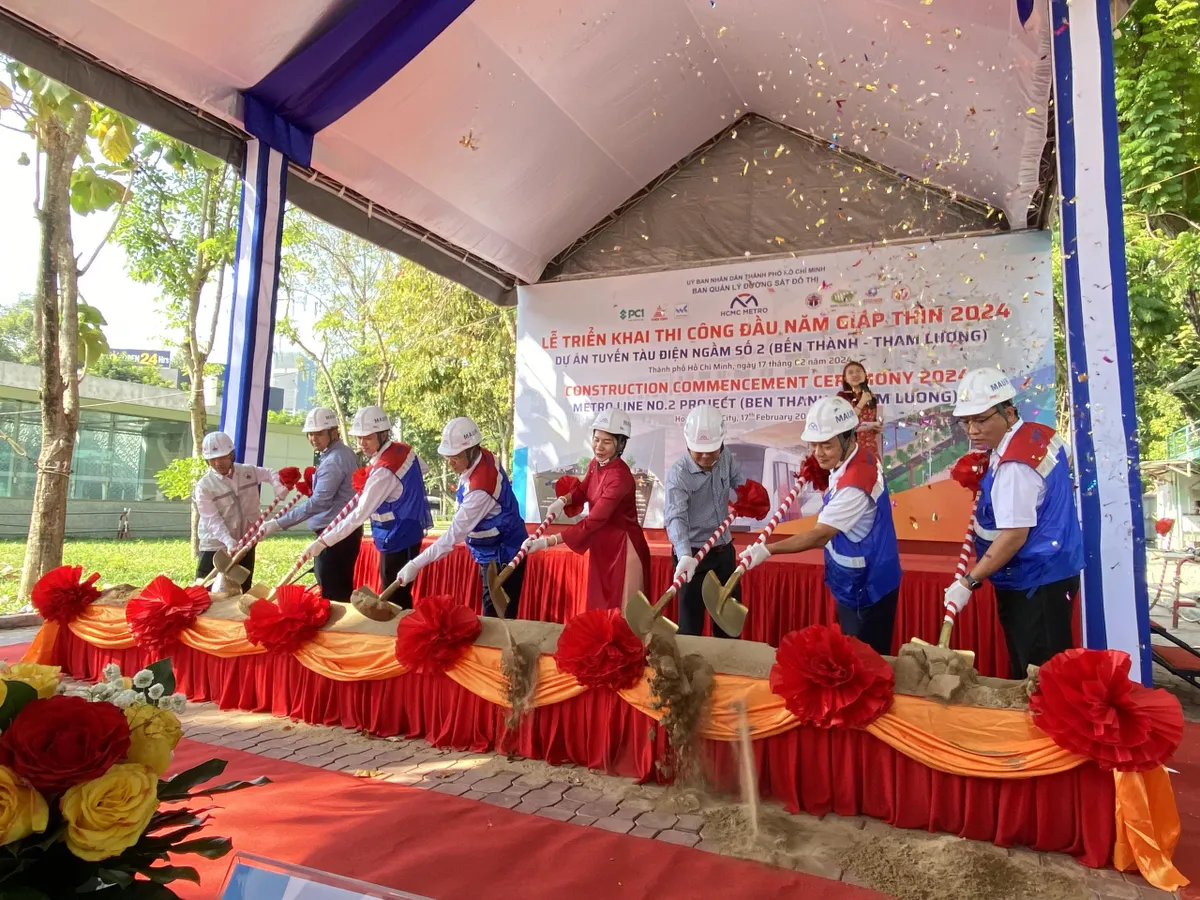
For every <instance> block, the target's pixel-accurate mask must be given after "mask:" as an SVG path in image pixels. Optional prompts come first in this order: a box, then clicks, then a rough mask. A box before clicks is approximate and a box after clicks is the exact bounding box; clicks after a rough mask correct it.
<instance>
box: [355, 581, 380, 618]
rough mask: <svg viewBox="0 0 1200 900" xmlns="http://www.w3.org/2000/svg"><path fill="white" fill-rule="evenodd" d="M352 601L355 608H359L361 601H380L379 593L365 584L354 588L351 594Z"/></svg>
mask: <svg viewBox="0 0 1200 900" xmlns="http://www.w3.org/2000/svg"><path fill="white" fill-rule="evenodd" d="M350 602H351V603H352V604H353V605H354V608H355V609H358V606H359V604H360V603H378V602H379V595H378V594H377V593H375V591H374V590H373V589H371V588H369V587H367V586H366V585H363V586H362V587H360V588H355V589H354V592H353V593H352V594H351V595H350ZM360 612H361V610H360Z"/></svg>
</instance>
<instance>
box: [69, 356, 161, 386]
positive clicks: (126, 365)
mask: <svg viewBox="0 0 1200 900" xmlns="http://www.w3.org/2000/svg"><path fill="white" fill-rule="evenodd" d="M88 374H89V375H95V376H96V377H97V378H111V379H112V380H113V381H128V382H131V383H133V384H148V385H150V386H152V387H163V388H165V387H171V385H170V384H169V383H168V382H167V380H166V379H165V378H163V377H162V374H161V373H160V372H159V371H158V367H157V366H147V365H143V364H142V363H139V362H134V361H133V360H132V359H130V358H129V357H128V356H124V355H121V354H116V353H104V354H101V355H100V357H99V358H98V359H97V360H96V363H95V365H93V366H92V367H91V370H90V371H89V372H88Z"/></svg>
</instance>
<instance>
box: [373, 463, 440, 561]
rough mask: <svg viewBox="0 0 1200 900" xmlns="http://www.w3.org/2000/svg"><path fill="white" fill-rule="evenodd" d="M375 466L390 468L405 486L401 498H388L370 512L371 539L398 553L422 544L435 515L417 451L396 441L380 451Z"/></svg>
mask: <svg viewBox="0 0 1200 900" xmlns="http://www.w3.org/2000/svg"><path fill="white" fill-rule="evenodd" d="M375 467H382V468H385V469H387V470H388V471H389V472H390V473H391V474H392V476H394V477H395V478H398V479H400V484H401V485H403V487H404V491H403V492H402V493H401V494H400V497H399V499H397V500H392V501H385V502H383V503H381V504H379V508H378V509H377V510H375V512H373V513H371V539H372V540H374V541H375V548H376V549H377V550H378V551H379V552H380V553H396V552H398V551H400V550H406V549H408V548H409V547H411V546H413V545H414V544H419V543H421V540H422V539H423V538H424V537H425V530H426V529H427V528H429V527H430V526H432V525H433V516H432V515H431V514H430V512H429V500H428V498H426V496H425V479H424V478H423V477H421V465H420V463H419V462H418V461H417V454H416V451H414V450H413V449H412V448H411V447H409V446H407V445H405V444H395V443H393V444H392V445H391V446H390V447H388V448H387V449H386V450H384V451H383V453H382V454H380V457H379V459H378V460H377V461H376V463H375Z"/></svg>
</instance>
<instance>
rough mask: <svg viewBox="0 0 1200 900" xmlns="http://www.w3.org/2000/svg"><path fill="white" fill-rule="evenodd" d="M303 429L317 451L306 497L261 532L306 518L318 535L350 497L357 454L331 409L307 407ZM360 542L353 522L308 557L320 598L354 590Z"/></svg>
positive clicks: (347, 594) (341, 598)
mask: <svg viewBox="0 0 1200 900" xmlns="http://www.w3.org/2000/svg"><path fill="white" fill-rule="evenodd" d="M304 433H305V435H306V436H307V437H308V442H309V443H310V444H312V446H313V449H314V450H316V451H317V453H318V454H320V462H319V463H318V464H317V473H316V475H314V476H313V486H312V489H313V490H312V496H311V497H309V498H308V499H307V500H305V501H304V502H303V503H301V504H299V505H298V506H296V508H295V509H293V510H291V511H290V512H288V513H287V514H286V515H283V516H280V517H279V518H277V519H273V520H272V521H270V522H268V523H267V525H266V528H265V532H266V533H265V535H264V536H270V535H272V534H274V533H275V532H277V531H281V530H282V531H286V530H287V529H289V528H291V527H292V526H294V525H299V524H300V523H301V522H304V523H306V524H307V525H308V527H309V529H310V530H311V531H312V532H313V533H314V534H320V533H321V531H323V530H324V528H325V526H326V525H328V524H329V523H330V521H331V520H332V519H333V517H334V516H336V515H337V514H338V512H339V511H340V510H341V509H342V507H343V506H345V505H346V504H347V503H348V502H349V500H350V498H351V497H353V496H354V487H353V485H352V483H351V482H352V479H353V476H354V471H355V470H356V469H357V468H358V456H357V455H356V454H355V452H354V451H353V450H351V449H350V448H349V447H347V446H346V445H345V443H343V441H342V439H341V435H340V433H339V431H338V418H337V416H336V415H335V414H334V412H333V410H331V409H326V408H325V407H323V406H318V407H317V408H316V409H314V410H313V411H312V412H310V413H309V414H308V417H307V418H306V419H305V421H304ZM361 542H362V526H359V527H358V529H357V530H355V531H354V532H353V533H351V534H349V535H347V536H346V537H345V538H343V539H342V540H341V541H339V542H338V543H336V544H335V545H333V546H332V547H330V548H329V549H328V550H327V551H326V552H324V553H322V554H321V555H320V556H318V557H317V558H316V559H315V560H313V568H314V570H315V571H316V575H317V584H319V585H320V586H321V593H322V594H324V595H325V597H326V599H328V600H337V601H341V602H343V603H345V602H348V601H349V600H350V594H351V592H353V590H354V564H355V563H356V562H357V561H358V549H359V544H360V543H361Z"/></svg>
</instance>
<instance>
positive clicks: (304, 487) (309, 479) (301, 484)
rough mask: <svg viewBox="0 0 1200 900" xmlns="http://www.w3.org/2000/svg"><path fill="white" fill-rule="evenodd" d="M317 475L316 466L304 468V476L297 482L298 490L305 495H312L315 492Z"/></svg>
mask: <svg viewBox="0 0 1200 900" xmlns="http://www.w3.org/2000/svg"><path fill="white" fill-rule="evenodd" d="M316 477H317V469H316V466H309V467H308V468H307V469H305V470H304V477H303V478H301V479H300V480H299V481H297V482H296V490H297V491H299V492H300V493H301V494H303V495H304V496H305V497H311V496H312V492H313V479H314V478H316Z"/></svg>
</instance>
